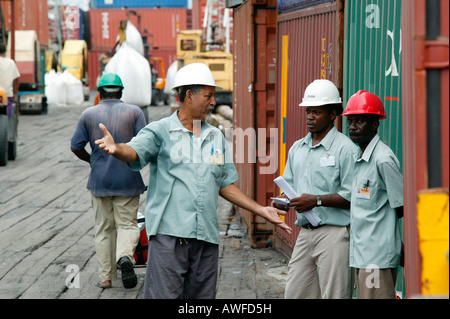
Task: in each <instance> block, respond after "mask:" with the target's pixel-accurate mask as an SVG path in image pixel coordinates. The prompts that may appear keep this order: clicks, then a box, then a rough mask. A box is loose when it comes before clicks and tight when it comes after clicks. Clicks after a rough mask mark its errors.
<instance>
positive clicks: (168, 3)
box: [91, 0, 188, 9]
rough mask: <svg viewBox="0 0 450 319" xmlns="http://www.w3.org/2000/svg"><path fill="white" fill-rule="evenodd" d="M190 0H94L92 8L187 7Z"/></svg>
mask: <svg viewBox="0 0 450 319" xmlns="http://www.w3.org/2000/svg"><path fill="white" fill-rule="evenodd" d="M187 5H188V0H92V1H91V7H92V8H102V9H114V8H123V7H127V8H130V9H131V8H187Z"/></svg>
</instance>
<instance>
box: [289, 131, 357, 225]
mask: <svg viewBox="0 0 450 319" xmlns="http://www.w3.org/2000/svg"><path fill="white" fill-rule="evenodd" d="M356 150H357V146H356V145H355V144H354V143H353V142H352V141H351V140H350V139H349V138H348V137H347V136H345V135H344V134H342V133H340V132H338V130H337V129H336V127H333V128H332V129H331V130H330V131H329V132H328V134H327V135H326V136H325V137H324V138H323V139H322V141H321V142H320V143H319V144H316V145H314V146H313V145H312V135H311V133H308V135H306V136H305V137H304V138H302V139H300V140H298V141H297V142H295V143H294V145H292V147H291V149H290V150H289V154H288V160H287V162H286V168H285V170H284V173H283V178H284V179H285V180H286V182H287V183H288V184H289V185H290V186H291V187H292V188H293V189H294V190H295V191H296V192H297V194H298V195H299V196H301V195H302V194H303V193H306V194H313V195H325V194H339V195H340V196H341V197H343V198H344V199H346V200H348V201H350V197H351V187H352V182H353V178H354V175H353V162H354V159H353V158H354V157H353V156H354V152H356ZM313 211H314V212H315V213H316V214H317V215H318V216H319V217H320V219H321V220H322V221H321V224H328V225H335V226H348V225H349V223H350V211H349V210H348V209H342V208H334V207H324V206H321V207H314V209H313ZM307 223H308V220H307V219H306V218H305V217H304V216H303V214H299V213H297V221H296V222H295V224H296V225H297V226H302V225H305V224H307Z"/></svg>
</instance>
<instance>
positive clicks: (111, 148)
mask: <svg viewBox="0 0 450 319" xmlns="http://www.w3.org/2000/svg"><path fill="white" fill-rule="evenodd" d="M98 126H99V127H100V129H101V130H102V132H103V135H104V136H103V138H101V139H99V140H96V141H95V144H97V145H98V146H99V147H100V148H101V149H102V150H104V151H105V152H106V153H108V154H111V155H114V153H115V152H116V150H117V147H116V143H114V139H113V137H112V135H111V133H109V131H108V129H107V128H106V126H105V125H103V124H102V123H100V124H99V125H98Z"/></svg>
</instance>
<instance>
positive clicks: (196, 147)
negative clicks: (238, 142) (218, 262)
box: [128, 112, 238, 244]
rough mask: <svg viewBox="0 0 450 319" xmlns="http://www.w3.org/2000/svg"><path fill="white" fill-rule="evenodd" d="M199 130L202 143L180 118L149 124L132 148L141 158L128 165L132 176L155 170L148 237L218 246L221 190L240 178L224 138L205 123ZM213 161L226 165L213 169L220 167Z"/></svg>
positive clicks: (174, 116)
mask: <svg viewBox="0 0 450 319" xmlns="http://www.w3.org/2000/svg"><path fill="white" fill-rule="evenodd" d="M196 124H198V125H201V137H200V138H199V139H197V137H196V136H195V135H194V134H193V133H192V132H191V131H189V130H187V129H186V128H185V127H184V126H183V124H182V123H181V122H180V120H179V119H178V112H174V113H173V114H172V115H171V116H170V117H167V118H164V119H162V120H160V121H157V122H153V123H150V124H149V125H147V126H146V127H144V128H143V129H142V130H141V131H140V132H139V134H138V135H137V136H135V137H134V138H133V139H132V140H131V141H130V142H129V143H128V145H129V146H131V147H132V148H133V149H134V150H135V151H136V153H137V154H138V157H139V160H138V161H135V162H132V163H129V164H128V165H129V167H130V168H131V169H133V170H140V169H142V168H143V167H145V166H146V165H147V164H149V167H150V177H149V184H148V192H147V200H146V207H145V226H146V230H147V235H148V236H152V235H156V234H162V235H169V236H174V237H180V238H196V239H198V240H203V241H206V242H210V243H214V244H219V222H218V217H217V203H218V195H219V190H220V189H221V188H223V187H225V186H228V185H230V184H232V183H234V182H236V181H237V180H238V175H237V172H236V168H235V166H234V163H233V161H232V155H231V154H230V152H229V151H228V149H227V147H226V144H225V137H224V136H223V134H222V132H221V131H220V130H219V129H217V128H216V127H214V126H212V125H209V124H207V123H205V122H200V121H198V122H197V123H196ZM194 125H195V123H194ZM213 155H214V156H216V158H219V159H220V158H223V165H213V163H218V162H217V161H212V158H213V157H212V156H213ZM219 162H220V161H219Z"/></svg>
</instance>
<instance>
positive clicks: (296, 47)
mask: <svg viewBox="0 0 450 319" xmlns="http://www.w3.org/2000/svg"><path fill="white" fill-rule="evenodd" d="M343 11H344V10H343V1H336V2H332V3H326V4H319V5H316V6H312V7H308V8H306V9H302V10H297V11H292V12H289V13H282V14H279V15H278V19H277V22H278V24H277V37H278V46H277V47H278V57H277V62H278V65H277V70H278V73H277V74H278V75H277V77H278V79H277V106H278V109H277V114H278V117H277V124H278V125H277V126H278V128H279V138H280V143H279V145H280V148H279V171H278V174H279V175H283V172H284V167H285V165H286V160H287V154H288V152H289V149H290V148H291V146H292V145H293V144H294V142H295V141H297V140H298V139H300V138H302V137H303V136H305V135H306V134H307V133H308V129H307V127H306V113H305V110H304V108H301V107H299V106H298V104H299V103H300V102H301V101H302V98H303V92H304V91H305V89H306V87H307V86H308V84H310V83H311V82H312V81H314V80H315V79H328V80H331V81H332V82H333V83H334V84H335V85H336V86H337V87H338V89H339V90H340V91H341V96H342V52H343V51H342V37H343V17H344V12H343ZM336 126H337V128H338V129H340V128H341V125H340V122H339V123H337V125H336ZM296 220H297V218H296V216H295V213H294V210H291V211H290V213H289V214H288V215H287V217H286V221H285V222H286V223H287V224H288V225H289V226H291V227H292V229H293V230H294V231H293V232H292V234H291V235H289V234H287V233H286V232H285V231H283V230H281V229H279V228H276V236H275V240H274V246H275V248H277V249H279V250H282V251H284V252H286V253H287V254H289V255H290V254H291V252H292V249H293V247H294V244H295V241H296V239H297V236H298V233H299V231H300V227H297V226H295V225H294V222H295V221H296Z"/></svg>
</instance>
